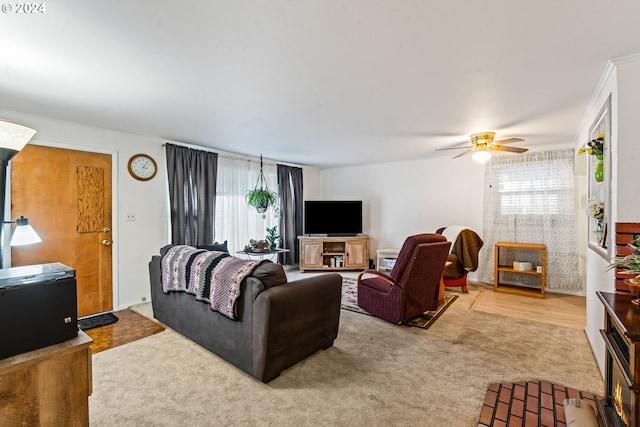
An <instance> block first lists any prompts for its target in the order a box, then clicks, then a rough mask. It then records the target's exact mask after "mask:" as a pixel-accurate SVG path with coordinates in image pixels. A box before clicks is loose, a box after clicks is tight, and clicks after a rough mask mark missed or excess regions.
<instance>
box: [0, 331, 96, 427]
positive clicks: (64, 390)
mask: <svg viewBox="0 0 640 427" xmlns="http://www.w3.org/2000/svg"><path fill="white" fill-rule="evenodd" d="M92 342H93V341H92V340H91V338H89V336H88V335H87V334H85V333H84V332H82V331H78V336H77V337H76V338H73V339H70V340H68V341H65V342H62V343H60V344H55V345H51V346H49V347H44V348H40V349H37V350H33V351H30V352H28V353H23V354H19V355H16V356H13V357H7V358H5V359H2V360H0V427H15V426H42V427H45V426H68V427H74V426H88V425H89V396H90V395H91V387H92V386H91V348H90V345H91V343H92Z"/></svg>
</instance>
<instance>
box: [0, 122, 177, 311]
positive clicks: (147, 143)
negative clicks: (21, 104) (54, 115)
mask: <svg viewBox="0 0 640 427" xmlns="http://www.w3.org/2000/svg"><path fill="white" fill-rule="evenodd" d="M0 119H4V120H9V121H15V122H17V123H21V124H25V125H27V126H31V127H33V128H34V129H36V130H37V133H36V135H35V137H34V138H33V139H32V141H31V143H33V144H38V145H46V146H53V147H60V148H69V149H74V150H84V151H98V152H101V153H107V154H112V156H113V159H114V163H113V184H114V185H113V188H114V195H115V197H114V199H113V224H112V226H113V263H114V276H113V282H114V295H113V296H114V309H120V308H124V307H127V306H129V305H132V304H135V303H138V302H141V301H142V300H143V298H146V299H148V298H149V294H150V292H149V273H148V267H147V264H148V262H149V260H150V259H151V256H152V255H153V254H156V253H157V252H158V249H159V248H160V247H161V246H162V245H164V244H165V242H166V241H167V232H166V229H167V227H166V205H167V202H166V179H165V176H166V162H165V160H164V152H163V151H164V150H163V149H162V140H161V139H160V138H154V137H148V136H140V135H133V134H129V133H125V132H118V131H113V130H107V129H101V128H96V127H92V126H86V125H81V124H77V123H70V122H64V121H59V120H53V119H48V118H43V117H36V116H31V115H26V114H21V113H16V112H10V111H0ZM136 153H147V154H149V155H151V156H152V157H153V158H154V159H155V160H156V163H157V164H158V169H159V170H158V174H157V175H156V177H155V178H154V179H152V180H151V181H148V182H141V181H136V180H135V179H133V178H131V176H130V175H129V173H128V171H127V163H128V161H129V158H130V157H131V156H132V155H134V154H136ZM127 213H134V214H135V216H136V220H135V222H128V221H126V220H125V219H126V214H127ZM71 267H73V266H71Z"/></svg>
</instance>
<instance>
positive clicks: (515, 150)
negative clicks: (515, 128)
mask: <svg viewBox="0 0 640 427" xmlns="http://www.w3.org/2000/svg"><path fill="white" fill-rule="evenodd" d="M491 149H492V150H496V151H508V152H510V153H526V152H527V151H529V149H528V148H518V147H503V146H501V145H494V146H493V147H491Z"/></svg>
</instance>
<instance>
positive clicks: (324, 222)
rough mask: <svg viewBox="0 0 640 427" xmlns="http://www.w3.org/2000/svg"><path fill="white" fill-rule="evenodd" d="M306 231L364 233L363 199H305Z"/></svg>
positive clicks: (343, 233)
mask: <svg viewBox="0 0 640 427" xmlns="http://www.w3.org/2000/svg"><path fill="white" fill-rule="evenodd" d="M304 232H305V233H306V234H326V235H327V236H355V235H357V234H359V233H362V200H305V202H304Z"/></svg>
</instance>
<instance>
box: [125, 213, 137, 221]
mask: <svg viewBox="0 0 640 427" xmlns="http://www.w3.org/2000/svg"><path fill="white" fill-rule="evenodd" d="M135 220H136V214H134V213H128V214H127V221H135Z"/></svg>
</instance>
